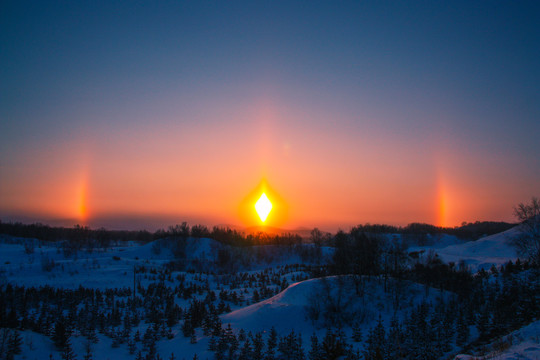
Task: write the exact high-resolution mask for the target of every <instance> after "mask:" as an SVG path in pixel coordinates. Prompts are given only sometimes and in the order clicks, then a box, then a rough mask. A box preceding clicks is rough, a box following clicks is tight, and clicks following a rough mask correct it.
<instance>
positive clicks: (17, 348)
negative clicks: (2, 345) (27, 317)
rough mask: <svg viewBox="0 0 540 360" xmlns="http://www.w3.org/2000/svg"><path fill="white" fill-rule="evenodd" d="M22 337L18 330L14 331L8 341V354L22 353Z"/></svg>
mask: <svg viewBox="0 0 540 360" xmlns="http://www.w3.org/2000/svg"><path fill="white" fill-rule="evenodd" d="M21 345H22V338H21V335H20V334H19V332H18V331H12V332H11V336H10V337H9V342H8V354H11V355H18V354H20V353H21V350H22V349H21Z"/></svg>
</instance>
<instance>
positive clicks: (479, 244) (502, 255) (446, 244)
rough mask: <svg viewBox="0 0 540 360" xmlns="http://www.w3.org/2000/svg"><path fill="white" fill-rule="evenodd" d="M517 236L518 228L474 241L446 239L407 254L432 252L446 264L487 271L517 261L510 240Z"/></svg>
mask: <svg viewBox="0 0 540 360" xmlns="http://www.w3.org/2000/svg"><path fill="white" fill-rule="evenodd" d="M519 235H520V229H519V227H514V228H512V229H509V230H507V231H504V232H501V233H498V234H494V235H490V236H486V237H483V238H481V239H478V240H474V241H467V242H461V241H458V240H456V239H455V238H454V239H452V237H447V238H445V239H444V241H441V242H436V243H435V244H433V245H429V246H416V247H412V248H410V249H409V252H413V251H414V252H422V251H423V253H424V254H426V253H427V252H428V251H429V250H432V251H434V252H435V253H436V254H437V255H438V256H439V257H440V258H441V260H443V261H444V262H446V263H449V262H454V263H456V264H457V263H459V262H460V261H463V262H464V263H465V264H467V265H468V266H469V268H470V269H471V270H472V271H478V270H480V269H485V270H489V269H490V268H491V267H492V266H493V265H495V266H500V265H503V264H505V263H508V261H513V262H514V261H516V260H517V259H518V255H517V253H516V249H515V247H514V246H513V245H512V240H513V239H515V238H516V237H518V236H519Z"/></svg>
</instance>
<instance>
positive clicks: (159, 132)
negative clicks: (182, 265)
mask: <svg viewBox="0 0 540 360" xmlns="http://www.w3.org/2000/svg"><path fill="white" fill-rule="evenodd" d="M539 24H540V5H539V3H538V2H537V1H530V2H529V1H500V2H499V1H447V2H442V1H419V2H415V1H412V2H409V1H407V2H395V1H391V2H386V1H365V2H364V1H362V2H356V1H355V2H347V1H340V2H330V1H328V2H318V1H317V2H311V1H309V2H294V1H284V2H281V1H245V2H236V1H233V2H229V1H222V2H208V1H190V2H183V1H159V2H150V1H149V2H136V3H135V2H131V1H121V2H117V1H63V2H55V1H35V2H34V1H29V2H26V1H3V2H2V4H1V5H0V64H1V66H0V79H1V80H0V216H2V217H1V218H2V219H17V218H33V219H39V220H41V221H53V219H71V221H74V222H79V223H85V224H90V225H91V226H97V225H100V224H107V226H108V227H111V228H114V227H126V226H127V227H131V228H144V227H148V226H150V225H148V224H149V223H148V222H145V221H146V220H142V219H147V220H148V219H158V218H161V219H167V222H169V223H170V224H172V223H176V222H180V221H183V220H187V221H189V222H191V223H194V222H202V223H205V224H207V225H214V224H223V223H227V224H235V225H244V226H249V225H257V224H256V221H254V220H252V218H251V217H249V216H246V214H245V213H242V212H243V211H245V210H243V209H244V208H245V206H244V205H245V201H246V199H248V198H249V197H250V196H251V195H252V194H254V193H257V192H258V191H259V190H260V189H261V186H263V185H264V184H266V185H265V186H269V187H271V191H272V192H273V194H274V195H275V197H276V198H275V200H276V201H277V197H279V202H280V203H281V205H282V206H281V207H280V209H281V210H280V211H281V213H280V214H279V216H276V217H275V218H274V220H272V219H271V218H272V216H269V224H270V225H275V226H280V227H283V228H295V227H298V226H304V227H313V226H318V227H321V228H324V229H329V230H334V229H337V228H338V227H341V228H343V229H348V228H349V227H350V226H352V225H355V224H359V223H365V222H371V223H389V224H394V225H405V224H407V223H409V222H428V223H433V224H437V225H444V226H455V225H459V224H460V223H461V222H462V221H476V220H504V221H512V220H513V217H512V207H513V206H514V205H515V204H517V203H518V202H524V201H527V200H528V199H529V198H530V197H531V196H538V195H540V193H539V190H540V144H539V141H538V138H539V134H540V25H539ZM263 182H264V183H263ZM250 194H251V195H250ZM271 200H272V198H271ZM276 215H278V214H277V213H276ZM121 219H123V220H121ZM126 219H140V222H138V223H137V222H133V221H132V222H131V223H129V222H126V221H127V220H126ZM122 221H124V222H122ZM126 224H128V225H126Z"/></svg>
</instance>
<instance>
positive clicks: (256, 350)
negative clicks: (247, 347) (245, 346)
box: [253, 332, 264, 359]
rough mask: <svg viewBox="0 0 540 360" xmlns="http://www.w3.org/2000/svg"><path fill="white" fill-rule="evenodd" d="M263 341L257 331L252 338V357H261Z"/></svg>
mask: <svg viewBox="0 0 540 360" xmlns="http://www.w3.org/2000/svg"><path fill="white" fill-rule="evenodd" d="M263 349H264V341H263V337H262V334H261V333H260V332H257V333H256V334H255V337H254V338H253V358H254V359H263Z"/></svg>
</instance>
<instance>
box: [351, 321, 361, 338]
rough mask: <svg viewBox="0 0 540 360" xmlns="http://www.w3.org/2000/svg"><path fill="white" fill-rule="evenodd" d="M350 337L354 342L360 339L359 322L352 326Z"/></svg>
mask: <svg viewBox="0 0 540 360" xmlns="http://www.w3.org/2000/svg"><path fill="white" fill-rule="evenodd" d="M352 339H353V341H354V342H361V341H362V327H361V326H360V323H359V322H355V323H354V325H353V328H352Z"/></svg>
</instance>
